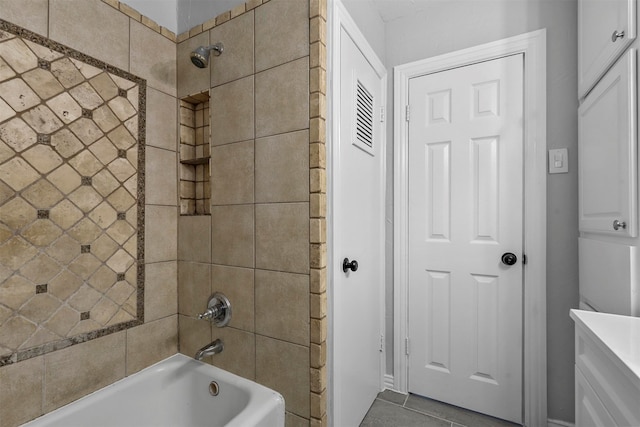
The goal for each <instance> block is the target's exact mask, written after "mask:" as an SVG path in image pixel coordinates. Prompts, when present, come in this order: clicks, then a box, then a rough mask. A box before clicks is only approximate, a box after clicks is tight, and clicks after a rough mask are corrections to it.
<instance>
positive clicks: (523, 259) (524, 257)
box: [522, 254, 527, 264]
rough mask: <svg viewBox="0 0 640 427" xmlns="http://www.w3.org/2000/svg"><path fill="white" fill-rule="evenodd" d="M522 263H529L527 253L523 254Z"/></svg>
mask: <svg viewBox="0 0 640 427" xmlns="http://www.w3.org/2000/svg"><path fill="white" fill-rule="evenodd" d="M522 263H523V264H526V263H527V254H522Z"/></svg>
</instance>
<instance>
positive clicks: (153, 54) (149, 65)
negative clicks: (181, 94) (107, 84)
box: [130, 20, 176, 95]
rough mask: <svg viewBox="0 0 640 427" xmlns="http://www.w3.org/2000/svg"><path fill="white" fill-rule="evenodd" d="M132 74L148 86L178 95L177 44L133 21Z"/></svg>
mask: <svg viewBox="0 0 640 427" xmlns="http://www.w3.org/2000/svg"><path fill="white" fill-rule="evenodd" d="M130 52H131V53H130V55H131V57H130V61H131V62H130V67H131V72H132V73H133V74H135V75H137V76H140V77H142V78H143V79H146V80H147V86H148V87H152V88H154V89H158V90H161V91H162V92H165V93H167V94H169V95H175V94H176V44H175V43H174V42H172V41H171V40H169V39H167V38H166V37H164V36H162V35H161V34H159V33H156V32H155V31H153V30H152V29H150V28H147V27H146V26H144V25H142V24H140V23H138V22H136V21H133V20H132V21H131V48H130Z"/></svg>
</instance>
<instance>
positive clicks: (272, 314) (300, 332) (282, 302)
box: [255, 270, 309, 345]
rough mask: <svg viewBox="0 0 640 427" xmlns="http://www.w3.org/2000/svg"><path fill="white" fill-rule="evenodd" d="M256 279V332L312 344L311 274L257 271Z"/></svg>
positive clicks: (297, 342)
mask: <svg viewBox="0 0 640 427" xmlns="http://www.w3.org/2000/svg"><path fill="white" fill-rule="evenodd" d="M255 280H256V295H255V301H256V302H255V305H256V333H258V334H260V335H266V336H268V337H271V338H277V339H280V340H283V341H289V342H292V343H295V344H300V345H308V344H309V276H308V275H306V274H292V273H282V272H276V271H265V270H256V279H255ZM275 307H286V309H284V310H279V309H274V308H275Z"/></svg>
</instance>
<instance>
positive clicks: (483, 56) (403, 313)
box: [393, 29, 547, 426]
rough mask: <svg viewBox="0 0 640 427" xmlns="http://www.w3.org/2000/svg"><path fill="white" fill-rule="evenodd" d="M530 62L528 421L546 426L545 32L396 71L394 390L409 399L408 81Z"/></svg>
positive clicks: (526, 225)
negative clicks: (485, 64) (483, 65)
mask: <svg viewBox="0 0 640 427" xmlns="http://www.w3.org/2000/svg"><path fill="white" fill-rule="evenodd" d="M518 53H523V54H524V120H525V122H524V164H525V168H524V195H525V197H524V213H525V218H524V248H523V250H524V253H525V254H526V260H527V264H526V268H524V273H523V275H524V289H523V296H524V301H523V334H524V336H523V345H524V348H523V353H522V354H523V356H522V357H523V400H522V402H523V408H522V409H523V421H524V425H526V426H541V425H547V334H546V333H547V330H546V261H547V259H546V230H547V225H546V224H547V209H546V206H547V181H546V178H547V158H546V157H547V154H546V151H547V140H546V132H547V124H546V69H547V67H546V30H545V29H541V30H537V31H533V32H530V33H526V34H522V35H519V36H515V37H511V38H507V39H503V40H498V41H495V42H491V43H487V44H483V45H479V46H475V47H472V48H468V49H464V50H460V51H456V52H451V53H448V54H444V55H439V56H436V57H432V58H427V59H424V60H420V61H415V62H411V63H408V64H403V65H399V66H396V67H394V140H395V147H394V195H395V196H394V361H393V364H394V388H395V389H396V390H397V391H400V392H403V393H407V391H408V357H407V354H406V345H407V339H408V313H407V310H406V307H407V306H408V285H409V283H408V269H409V266H408V259H409V258H408V253H409V243H408V233H409V221H408V210H409V200H408V190H409V174H408V172H409V171H408V155H409V134H408V126H407V121H406V106H407V105H408V101H409V80H410V79H411V78H414V77H419V76H423V75H425V74H431V73H435V72H439V71H445V70H448V69H452V68H457V67H463V66H466V65H471V64H474V63H477V62H482V61H488V60H491V59H497V58H501V57H505V56H508V55H513V54H518Z"/></svg>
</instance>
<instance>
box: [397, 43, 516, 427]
mask: <svg viewBox="0 0 640 427" xmlns="http://www.w3.org/2000/svg"><path fill="white" fill-rule="evenodd" d="M522 67H523V55H522V54H518V55H511V56H508V57H504V58H498V59H494V60H491V61H485V62H481V63H477V64H472V65H467V66H465V67H459V68H454V69H451V70H447V71H441V72H438V73H433V74H428V75H425V76H420V77H415V78H413V79H411V80H410V82H409V106H410V115H411V119H410V120H409V310H408V312H409V339H410V353H409V392H411V393H416V394H419V395H423V396H427V397H430V398H433V399H436V400H440V401H444V402H447V403H450V404H453V405H456V406H460V407H464V408H467V409H472V410H474V411H477V412H481V413H485V414H488V415H492V416H494V417H497V418H502V419H506V420H509V421H513V422H516V423H521V422H522V266H523V264H522V259H523V256H522V231H523V230H522V224H523V211H522V209H523V187H522V171H523V120H522V119H523V116H522V95H523V86H522V84H523V68H522ZM507 253H512V254H514V255H515V256H516V257H517V260H516V261H515V264H513V265H507V264H505V263H504V262H502V261H501V258H502V256H503V254H507ZM507 262H509V261H507Z"/></svg>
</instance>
